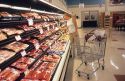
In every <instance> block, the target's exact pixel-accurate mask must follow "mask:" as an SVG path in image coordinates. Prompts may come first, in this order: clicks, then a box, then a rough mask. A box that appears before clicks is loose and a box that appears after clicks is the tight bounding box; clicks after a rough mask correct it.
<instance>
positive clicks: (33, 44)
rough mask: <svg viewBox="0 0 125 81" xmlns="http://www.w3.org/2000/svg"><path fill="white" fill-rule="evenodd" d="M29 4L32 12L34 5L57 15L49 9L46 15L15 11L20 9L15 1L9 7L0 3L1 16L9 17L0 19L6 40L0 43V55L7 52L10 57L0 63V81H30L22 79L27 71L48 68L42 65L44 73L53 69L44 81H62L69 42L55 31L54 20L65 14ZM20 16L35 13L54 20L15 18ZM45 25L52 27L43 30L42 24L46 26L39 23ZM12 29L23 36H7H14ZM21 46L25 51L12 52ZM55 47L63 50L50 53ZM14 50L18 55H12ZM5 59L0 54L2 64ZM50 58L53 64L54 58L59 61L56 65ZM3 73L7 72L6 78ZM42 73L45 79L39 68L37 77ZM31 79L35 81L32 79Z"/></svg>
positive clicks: (44, 13)
mask: <svg viewBox="0 0 125 81" xmlns="http://www.w3.org/2000/svg"><path fill="white" fill-rule="evenodd" d="M31 2H32V5H33V8H36V5H38V4H39V5H40V4H44V5H43V6H44V8H51V10H53V11H54V12H55V11H56V12H59V14H58V13H53V12H50V9H49V10H48V11H49V12H48V11H43V10H35V9H31V8H30V9H27V10H26V8H25V9H24V8H23V9H24V10H23V9H21V7H18V9H16V7H17V6H18V5H20V3H19V2H18V0H17V3H16V1H15V2H14V3H12V2H11V1H8V2H6V1H3V3H4V4H2V5H1V6H0V7H1V9H3V12H6V13H5V14H7V15H8V14H9V16H2V15H0V33H2V34H4V35H5V36H6V38H4V39H2V40H0V51H1V50H2V51H3V50H4V51H5V52H4V51H3V52H4V53H6V51H9V52H12V53H13V55H12V56H11V57H9V58H6V59H5V60H4V61H3V62H1V63H0V80H11V81H27V80H33V79H30V78H26V76H28V73H30V71H31V72H32V71H33V72H35V71H36V69H38V68H39V67H40V66H42V64H46V63H48V66H47V65H46V67H47V68H45V69H47V71H49V70H50V68H54V69H53V71H52V73H50V75H51V76H50V77H49V79H47V80H46V81H63V79H64V76H65V72H66V68H67V64H68V60H69V55H70V41H69V40H68V36H67V35H66V34H65V33H63V32H62V31H61V30H60V29H59V28H60V25H59V23H60V19H58V17H59V16H61V18H62V15H63V14H64V13H67V12H66V11H64V10H62V9H60V8H58V7H56V6H54V5H52V4H49V3H48V2H45V1H43V2H41V3H34V1H32V0H31ZM6 3H7V4H6ZM0 4H1V3H0ZM8 4H9V5H8ZM24 4H26V3H24ZM10 5H15V6H14V7H13V6H10ZM28 5H29V4H28ZM30 5H31V3H30ZM23 6H24V7H25V6H27V5H23ZM40 7H41V5H40ZM36 9H37V8H36ZM8 12H9V13H8ZM17 12H18V16H16V17H15V13H17ZM21 12H27V13H34V12H35V13H38V14H40V15H41V16H42V15H43V16H46V15H47V17H48V16H54V17H55V18H52V17H48V19H46V18H44V17H43V18H40V19H35V18H34V17H33V16H32V17H33V18H32V19H27V18H24V17H22V16H21V15H19V13H21ZM11 13H12V14H14V16H13V15H11ZM68 14H69V13H68ZM10 15H11V16H10ZM57 16H58V17H57ZM45 22H46V23H51V22H53V23H55V24H54V25H52V24H51V25H49V26H47V24H46V25H44V26H47V27H44V26H43V23H45ZM36 24H38V25H39V24H42V25H40V27H41V28H40V27H39V28H37V27H38V26H34V25H36ZM63 26H64V25H63ZM27 27H31V28H29V29H28V28H27ZM3 29H4V30H6V31H7V32H6V31H3ZM15 29H17V30H18V29H21V30H22V29H23V32H21V33H18V32H17V33H14V34H12V33H11V34H12V35H8V32H9V33H10V31H13V32H14V30H15ZM0 35H1V34H0ZM65 37H67V38H65ZM60 42H61V43H60ZM23 44H24V45H27V47H25V48H24V49H18V48H16V46H17V47H19V46H20V48H21V45H22V47H23ZM58 44H62V45H63V46H62V47H63V48H58V47H56V51H54V50H53V48H55V47H54V45H55V46H56V45H58ZM14 45H15V47H14ZM60 47H61V46H60ZM10 48H12V49H10ZM16 49H18V51H15V50H16ZM51 49H52V50H51ZM61 49H63V50H61ZM58 50H59V51H58ZM34 51H35V52H34ZM36 51H37V52H36ZM33 53H38V55H37V56H35V55H33ZM49 54H50V55H49ZM5 55H6V54H5ZM8 56H9V55H7V56H4V55H3V56H2V53H1V55H0V58H2V60H3V58H5V57H8ZM52 58H56V60H57V58H60V59H59V62H58V63H57V64H56V62H55V61H54V60H52ZM0 60H1V59H0ZM46 60H47V61H46ZM52 61H54V62H52ZM51 62H52V64H56V65H55V67H53V65H51ZM37 64H38V66H37ZM49 64H50V66H49ZM21 65H22V66H26V67H24V68H23V67H21ZM48 68H49V69H48ZM6 72H9V73H8V75H7V73H6ZM36 72H38V71H36ZM50 72H51V71H50ZM43 73H46V77H47V73H48V72H46V71H45V72H44V70H43V67H42V72H41V74H43ZM3 75H5V76H3ZM9 76H11V77H9ZM32 76H33V74H32ZM15 77H16V78H15ZM40 77H42V76H40ZM35 79H37V78H36V77H35ZM42 79H43V80H45V79H46V78H45V76H44V77H43V78H42ZM42 79H41V78H40V79H37V81H40V80H42Z"/></svg>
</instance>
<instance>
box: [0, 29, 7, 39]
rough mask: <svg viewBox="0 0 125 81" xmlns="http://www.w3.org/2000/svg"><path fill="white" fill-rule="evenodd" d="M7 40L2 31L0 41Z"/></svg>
mask: <svg viewBox="0 0 125 81" xmlns="http://www.w3.org/2000/svg"><path fill="white" fill-rule="evenodd" d="M5 39H7V36H6V34H4V33H3V32H1V31H0V41H2V40H5Z"/></svg>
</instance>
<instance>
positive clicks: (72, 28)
mask: <svg viewBox="0 0 125 81" xmlns="http://www.w3.org/2000/svg"><path fill="white" fill-rule="evenodd" d="M67 26H68V30H69V33H74V32H75V25H74V23H73V20H72V18H70V19H69V20H67Z"/></svg>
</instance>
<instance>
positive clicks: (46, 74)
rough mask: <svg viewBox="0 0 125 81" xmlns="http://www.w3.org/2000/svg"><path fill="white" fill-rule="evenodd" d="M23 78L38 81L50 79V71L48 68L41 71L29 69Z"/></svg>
mask: <svg viewBox="0 0 125 81" xmlns="http://www.w3.org/2000/svg"><path fill="white" fill-rule="evenodd" d="M24 78H25V79H32V80H34V79H35V80H36V79H39V80H40V81H41V80H45V81H50V79H51V72H50V71H49V70H42V71H38V70H31V71H30V72H29V73H28V74H27V75H26V76H25V77H24Z"/></svg>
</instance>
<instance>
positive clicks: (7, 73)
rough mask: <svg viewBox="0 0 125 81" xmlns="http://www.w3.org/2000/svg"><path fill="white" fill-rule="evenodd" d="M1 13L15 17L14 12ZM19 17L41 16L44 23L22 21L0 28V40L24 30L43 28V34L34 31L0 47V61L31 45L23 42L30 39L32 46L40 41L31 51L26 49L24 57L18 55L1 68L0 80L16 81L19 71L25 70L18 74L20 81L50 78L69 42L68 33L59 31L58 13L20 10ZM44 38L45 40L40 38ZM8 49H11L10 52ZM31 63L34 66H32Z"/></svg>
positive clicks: (41, 80)
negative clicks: (24, 11)
mask: <svg viewBox="0 0 125 81" xmlns="http://www.w3.org/2000/svg"><path fill="white" fill-rule="evenodd" d="M0 16H2V17H14V16H16V14H10V13H8V12H3V13H0ZM20 16H21V17H23V18H25V20H27V19H29V18H32V19H33V20H35V19H36V20H39V19H43V20H44V22H37V23H33V25H32V26H29V25H28V24H22V25H17V26H16V27H10V28H3V29H0V41H1V40H5V39H7V37H9V36H11V35H14V36H15V35H20V34H22V33H24V32H26V31H30V30H34V29H42V30H43V33H41V34H39V35H38V34H37V35H35V34H34V35H33V36H30V37H27V38H25V39H21V40H20V41H18V42H17V41H15V42H12V43H10V44H8V45H6V46H3V47H2V49H1V50H0V52H1V53H0V64H1V63H3V62H4V61H6V60H8V59H9V58H11V57H13V56H14V55H15V54H16V53H17V52H19V51H21V50H25V49H26V48H28V47H29V46H30V44H26V42H28V43H29V42H30V43H32V44H34V45H35V44H39V45H40V48H39V49H35V48H34V49H33V50H30V51H28V52H27V54H26V55H25V56H22V57H20V58H19V59H17V60H16V61H15V62H13V63H12V64H11V65H9V66H8V67H6V68H5V69H4V70H2V71H1V72H0V81H17V79H18V78H20V77H21V75H22V73H24V74H25V76H24V77H21V80H19V81H51V80H52V78H53V76H54V74H55V71H56V69H57V67H58V64H59V63H60V60H61V58H62V54H63V53H64V52H65V48H66V45H67V42H68V41H67V38H66V37H67V36H66V35H65V36H64V35H62V32H61V31H58V30H59V28H58V27H59V18H60V16H56V15H48V14H42V15H40V14H38V13H34V12H31V13H28V12H27V13H21V15H20ZM60 19H61V18H60ZM10 20H12V19H10ZM48 21H49V22H48ZM50 21H51V22H50ZM46 37H47V38H46ZM43 39H45V40H44V41H42V40H43ZM41 41H42V42H41ZM4 48H6V49H4ZM3 49H4V50H3ZM7 49H8V50H7ZM9 49H10V50H12V51H9ZM47 50H48V51H47ZM32 64H33V66H31V65H32ZM29 66H30V68H29Z"/></svg>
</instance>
